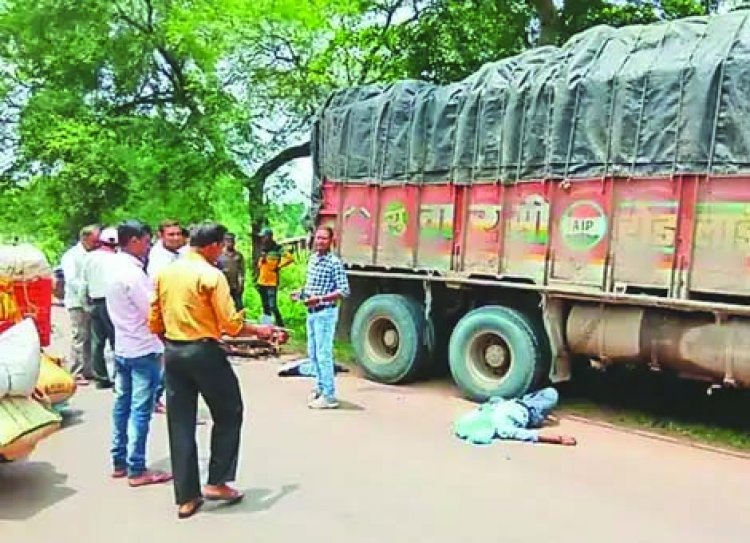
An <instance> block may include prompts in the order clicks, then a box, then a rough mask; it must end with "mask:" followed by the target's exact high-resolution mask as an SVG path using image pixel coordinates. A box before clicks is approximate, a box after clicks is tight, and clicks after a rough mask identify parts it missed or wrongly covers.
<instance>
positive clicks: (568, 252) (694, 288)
mask: <svg viewBox="0 0 750 543" xmlns="http://www.w3.org/2000/svg"><path fill="white" fill-rule="evenodd" d="M320 222H321V223H322V224H329V225H331V226H333V227H334V228H335V230H336V231H337V238H338V240H339V250H340V252H341V255H342V257H343V258H344V260H345V261H346V262H347V263H348V264H349V265H352V266H362V267H377V268H384V269H404V270H427V271H433V272H436V273H440V274H444V275H452V276H460V277H497V278H509V279H514V280H523V281H526V282H529V283H534V284H537V285H553V286H561V287H565V288H570V289H572V290H574V291H575V290H585V291H592V290H594V291H602V292H610V291H615V290H617V291H622V289H627V288H631V287H639V288H646V289H651V291H653V292H656V293H657V294H658V295H660V296H664V297H666V298H675V299H685V298H690V297H691V296H692V295H693V294H694V293H714V294H716V293H718V294H722V295H734V296H743V295H748V294H750V281H748V272H750V180H748V179H746V178H741V177H730V176H726V177H711V178H708V177H705V176H704V177H701V176H674V177H660V178H637V179H627V178H617V179H614V178H604V179H587V180H575V181H570V182H567V181H563V182H561V181H557V180H555V181H549V180H547V181H544V180H538V181H534V180H531V181H529V182H524V183H517V184H512V185H503V184H500V183H482V184H475V185H465V186H464V185H461V186H459V185H453V184H450V183H447V182H446V183H434V184H427V185H410V184H405V185H394V186H380V187H379V186H375V185H371V184H363V183H351V182H349V183H342V182H341V180H336V182H335V183H334V182H328V181H326V182H324V185H323V201H322V209H321V213H320Z"/></svg>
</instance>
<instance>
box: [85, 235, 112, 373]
mask: <svg viewBox="0 0 750 543" xmlns="http://www.w3.org/2000/svg"><path fill="white" fill-rule="evenodd" d="M99 243H100V247H99V248H98V249H96V250H95V251H92V252H91V253H89V254H88V255H86V261H85V262H84V268H83V282H84V288H85V292H86V296H87V298H88V301H89V302H90V303H91V366H92V368H93V370H94V379H95V380H96V387H97V388H112V385H113V382H112V379H110V376H109V373H108V371H107V363H106V361H105V359H104V347H105V343H106V342H109V346H110V348H111V349H112V350H114V348H115V329H114V327H113V326H112V321H111V320H110V318H109V313H108V312H107V304H106V300H105V296H106V294H107V285H108V282H109V280H110V277H111V275H112V273H113V271H114V270H115V266H116V263H115V260H116V259H115V254H116V247H117V230H115V229H114V228H105V229H104V230H102V232H101V234H100V236H99Z"/></svg>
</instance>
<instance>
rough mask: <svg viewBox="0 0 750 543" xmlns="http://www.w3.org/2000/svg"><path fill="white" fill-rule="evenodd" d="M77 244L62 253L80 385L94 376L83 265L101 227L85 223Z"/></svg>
mask: <svg viewBox="0 0 750 543" xmlns="http://www.w3.org/2000/svg"><path fill="white" fill-rule="evenodd" d="M78 240H79V241H78V243H77V244H76V245H74V246H73V247H71V248H70V249H68V250H67V251H66V252H65V254H64V255H63V256H62V259H61V261H60V267H61V268H62V272H63V279H64V281H65V284H64V289H65V290H64V294H63V304H64V305H65V309H67V310H68V315H69V316H70V326H71V333H72V336H73V337H72V339H71V342H70V366H69V369H70V372H71V373H72V374H73V375H75V376H76V381H77V382H78V384H80V385H85V384H88V381H89V379H93V378H94V373H93V370H92V368H91V314H90V312H89V307H88V303H87V301H86V295H85V293H84V290H83V264H84V261H85V260H86V255H87V254H88V253H89V251H93V250H94V249H96V247H97V245H98V244H99V227H97V226H95V225H89V226H84V227H83V228H82V229H81V231H80V232H79V234H78Z"/></svg>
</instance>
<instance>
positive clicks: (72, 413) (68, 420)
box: [61, 409, 86, 429]
mask: <svg viewBox="0 0 750 543" xmlns="http://www.w3.org/2000/svg"><path fill="white" fill-rule="evenodd" d="M83 413H84V411H83V410H82V409H66V410H65V411H63V412H62V413H61V415H62V428H63V429H64V428H71V427H73V426H78V425H79V424H81V423H83V422H85V420H86V419H85V418H84V417H83Z"/></svg>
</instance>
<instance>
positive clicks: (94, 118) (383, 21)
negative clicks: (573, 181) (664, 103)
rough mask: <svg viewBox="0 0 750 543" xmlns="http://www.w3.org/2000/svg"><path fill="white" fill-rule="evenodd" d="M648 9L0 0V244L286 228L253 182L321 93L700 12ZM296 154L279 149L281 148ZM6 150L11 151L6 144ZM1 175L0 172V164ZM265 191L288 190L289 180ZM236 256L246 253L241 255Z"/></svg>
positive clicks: (666, 0) (571, 4) (423, 2)
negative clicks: (115, 229) (131, 224)
mask: <svg viewBox="0 0 750 543" xmlns="http://www.w3.org/2000/svg"><path fill="white" fill-rule="evenodd" d="M715 7H716V2H715V0H712V1H710V2H708V3H706V2H701V1H699V0H661V1H660V2H659V1H653V2H651V1H650V2H646V1H636V0H632V1H630V2H615V3H610V2H607V1H605V0H565V1H564V2H557V1H555V0H527V1H526V2H523V1H519V0H466V1H463V2H457V1H455V0H309V1H307V2H299V1H297V0H117V1H107V0H36V1H34V2H30V1H28V0H4V1H3V2H0V75H1V76H2V77H1V78H0V146H1V148H3V149H4V153H6V156H8V155H7V153H9V152H10V158H11V160H10V162H9V164H10V165H11V169H10V170H9V171H5V172H2V171H0V198H2V203H3V205H2V208H1V209H0V235H1V234H15V235H21V236H32V237H35V238H36V239H38V240H39V243H40V244H42V245H43V246H44V247H45V248H46V250H48V251H49V252H50V253H51V254H56V253H59V251H60V250H61V249H62V248H63V247H64V246H65V244H66V243H68V242H69V241H70V240H71V239H72V238H73V237H74V236H75V233H76V231H77V230H78V229H79V228H80V227H81V226H82V225H83V224H86V223H90V222H113V221H116V220H119V219H121V218H125V217H138V218H141V219H143V220H146V221H148V222H150V223H154V224H155V223H157V222H159V221H160V220H162V219H163V218H166V217H171V218H175V219H178V220H180V221H182V222H184V223H186V224H189V223H191V222H195V221H199V220H204V219H207V218H213V219H217V220H221V221H223V222H225V223H227V224H228V225H229V227H230V228H231V229H232V230H233V231H235V232H236V233H237V234H238V238H239V244H240V247H244V249H245V250H246V251H249V249H250V246H249V243H250V240H249V233H250V232H249V231H250V226H249V225H250V222H252V223H253V225H254V227H257V226H259V225H263V224H271V225H272V226H273V227H274V228H275V229H277V230H279V232H278V235H279V237H285V236H293V235H298V234H300V233H301V232H302V230H301V224H302V216H303V215H304V209H303V207H302V206H289V205H286V206H282V205H279V204H278V203H277V201H276V200H277V197H278V196H279V194H278V193H277V192H270V191H269V190H268V188H269V185H268V184H267V179H268V178H269V176H270V175H273V174H274V172H276V170H277V169H278V168H279V167H281V166H283V165H284V164H285V163H286V162H287V161H288V160H291V159H294V158H296V157H299V156H303V154H304V153H305V152H307V151H305V150H304V149H305V147H304V145H302V146H300V143H303V142H304V141H305V140H306V139H307V138H308V137H309V128H310V125H311V123H312V120H313V118H314V116H315V113H316V111H317V109H318V108H319V107H320V105H321V104H322V102H323V100H324V99H325V97H326V96H327V95H328V94H329V93H330V92H331V91H332V90H334V89H336V88H341V87H347V86H351V85H358V84H364V83H370V82H374V81H392V80H395V79H401V78H405V77H419V78H426V79H429V80H432V81H436V82H441V83H442V82H448V81H454V80H456V79H460V78H463V77H465V76H467V75H469V74H471V73H472V72H474V71H475V70H476V69H478V68H479V67H480V66H481V65H482V64H483V63H485V62H487V61H492V60H497V59H499V58H502V57H505V56H508V55H511V54H514V53H517V52H519V51H521V50H523V49H524V48H526V47H530V46H533V45H536V44H539V43H546V42H555V43H560V42H562V41H563V40H565V39H567V38H568V37H569V36H570V35H572V34H573V33H575V32H578V31H580V30H582V29H584V28H587V27H590V26H592V25H595V24H601V23H607V24H614V25H622V24H631V23H639V22H649V21H652V20H656V19H669V18H674V17H679V16H684V15H690V14H700V13H705V12H707V11H709V10H712V9H715ZM295 146H296V148H297V150H296V151H294V152H287V151H289V150H290V149H293V148H295ZM8 150H10V151H8ZM5 162H8V161H6V160H5V157H4V156H3V155H2V154H0V163H5ZM2 167H3V166H0V168H2ZM284 180H285V178H284V177H283V176H282V177H281V181H282V182H280V183H274V186H276V187H278V188H279V192H284V191H285V190H288V188H289V183H288V178H286V182H283V181H284ZM248 254H249V253H248Z"/></svg>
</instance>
